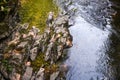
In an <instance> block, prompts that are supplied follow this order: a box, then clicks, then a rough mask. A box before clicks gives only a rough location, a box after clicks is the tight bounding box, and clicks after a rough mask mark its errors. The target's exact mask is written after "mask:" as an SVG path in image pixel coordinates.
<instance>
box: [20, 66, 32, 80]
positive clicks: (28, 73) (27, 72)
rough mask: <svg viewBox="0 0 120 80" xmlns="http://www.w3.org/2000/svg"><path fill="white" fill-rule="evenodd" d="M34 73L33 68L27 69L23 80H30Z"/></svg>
mask: <svg viewBox="0 0 120 80" xmlns="http://www.w3.org/2000/svg"><path fill="white" fill-rule="evenodd" d="M32 73H33V68H32V67H27V68H26V71H25V73H24V75H23V78H22V80H30V79H31V76H32Z"/></svg>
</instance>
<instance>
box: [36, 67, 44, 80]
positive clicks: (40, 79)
mask: <svg viewBox="0 0 120 80" xmlns="http://www.w3.org/2000/svg"><path fill="white" fill-rule="evenodd" d="M44 70H45V69H44V68H40V69H39V71H38V73H37V75H36V79H35V80H44Z"/></svg>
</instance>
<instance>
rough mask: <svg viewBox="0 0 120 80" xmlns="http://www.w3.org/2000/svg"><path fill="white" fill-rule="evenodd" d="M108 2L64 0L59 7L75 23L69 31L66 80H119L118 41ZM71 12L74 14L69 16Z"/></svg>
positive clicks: (119, 47)
mask: <svg viewBox="0 0 120 80" xmlns="http://www.w3.org/2000/svg"><path fill="white" fill-rule="evenodd" d="M111 5H112V4H111V2H109V1H108V0H72V1H70V0H65V1H63V2H62V1H61V4H60V6H61V7H62V9H63V10H64V11H67V12H70V14H69V15H70V16H73V17H72V20H73V21H74V22H75V23H74V25H73V26H71V27H70V32H71V35H72V36H73V47H72V48H70V49H69V50H68V53H69V54H68V56H69V57H68V59H67V60H66V62H65V63H66V64H68V65H69V66H70V69H69V71H68V73H67V76H66V78H67V80H120V40H119V35H118V34H119V33H117V32H116V30H113V26H112V25H111V24H110V22H111V16H110V15H111V14H113V13H114V12H115V11H114V10H112V9H111V8H110V7H111ZM73 12H74V13H73Z"/></svg>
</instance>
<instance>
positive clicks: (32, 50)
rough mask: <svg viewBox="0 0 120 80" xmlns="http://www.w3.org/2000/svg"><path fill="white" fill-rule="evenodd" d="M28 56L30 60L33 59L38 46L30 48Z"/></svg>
mask: <svg viewBox="0 0 120 80" xmlns="http://www.w3.org/2000/svg"><path fill="white" fill-rule="evenodd" d="M30 53H31V54H30V58H31V60H32V61H33V60H35V58H36V56H37V53H38V47H35V48H33V49H31V50H30Z"/></svg>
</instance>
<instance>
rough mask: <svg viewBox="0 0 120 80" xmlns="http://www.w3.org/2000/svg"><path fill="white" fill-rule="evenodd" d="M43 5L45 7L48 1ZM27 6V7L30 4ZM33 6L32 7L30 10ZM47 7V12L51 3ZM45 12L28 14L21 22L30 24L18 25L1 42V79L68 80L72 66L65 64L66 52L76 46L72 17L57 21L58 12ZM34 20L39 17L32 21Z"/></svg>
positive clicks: (65, 16)
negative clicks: (74, 43)
mask: <svg viewBox="0 0 120 80" xmlns="http://www.w3.org/2000/svg"><path fill="white" fill-rule="evenodd" d="M33 1H34V0H33ZM46 1H47V0H46ZM43 3H44V4H45V2H44V1H43ZM23 4H24V6H27V4H28V3H27V2H23ZM44 4H43V5H44ZM30 5H31V4H30ZM30 5H29V4H28V6H29V7H30ZM37 5H38V4H37ZM43 5H41V6H43ZM41 6H39V7H41ZM52 6H53V5H52ZM29 7H27V8H29ZM43 7H44V9H47V8H46V7H49V4H48V3H46V6H45V5H44V6H43ZM24 8H25V9H27V8H26V7H24ZM44 9H42V10H43V11H42V10H41V12H40V13H41V14H42V15H39V11H38V13H37V14H35V12H36V11H35V12H34V13H31V14H32V15H31V14H30V15H29V14H27V13H26V12H27V11H25V15H27V16H26V17H25V18H24V17H23V18H24V19H21V20H23V22H24V21H26V22H27V23H24V24H21V23H17V25H16V26H15V28H14V31H13V32H12V34H11V35H10V36H9V37H8V38H7V39H5V40H4V42H3V43H2V42H1V44H0V46H1V47H2V48H1V49H2V52H1V53H0V79H1V80H55V79H60V80H65V73H66V72H67V70H68V66H67V65H66V64H62V62H61V61H62V60H63V59H64V58H65V56H66V49H67V48H70V47H72V36H71V35H70V33H69V30H68V28H69V26H70V25H69V16H68V15H63V14H59V15H58V16H57V17H56V18H54V15H55V16H56V13H55V14H53V12H50V13H47V12H48V11H49V10H50V9H51V8H50V9H49V10H47V11H44ZM23 11H24V10H23ZM32 11H34V9H32ZM28 12H29V11H28ZM30 12H31V10H30ZM44 12H45V14H44ZM51 13H52V14H51ZM47 14H49V15H47ZM20 15H21V14H20ZM31 16H32V17H31ZM40 16H41V17H40ZM48 16H50V17H48ZM30 17H31V18H34V17H36V18H34V19H33V20H30V19H31V18H30ZM39 18H40V22H39ZM45 18H46V19H45ZM29 20H30V21H29ZM41 20H42V21H41ZM46 20H47V24H46ZM39 23H41V25H40V24H39ZM33 25H34V26H33ZM36 25H39V26H38V27H37V26H36ZM43 28H44V29H45V30H44V31H43V30H42V29H43ZM40 33H41V34H40ZM3 45H4V46H3Z"/></svg>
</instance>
